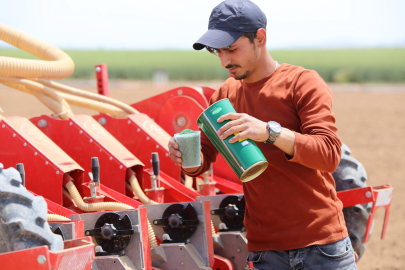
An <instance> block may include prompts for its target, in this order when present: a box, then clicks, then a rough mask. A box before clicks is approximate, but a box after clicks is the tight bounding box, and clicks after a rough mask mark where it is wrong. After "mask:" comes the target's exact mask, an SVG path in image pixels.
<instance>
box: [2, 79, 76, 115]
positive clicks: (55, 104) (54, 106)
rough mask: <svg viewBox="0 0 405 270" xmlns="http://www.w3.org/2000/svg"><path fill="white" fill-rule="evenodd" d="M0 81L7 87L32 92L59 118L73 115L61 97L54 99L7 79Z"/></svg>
mask: <svg viewBox="0 0 405 270" xmlns="http://www.w3.org/2000/svg"><path fill="white" fill-rule="evenodd" d="M0 83H2V84H4V85H6V86H8V87H11V88H14V89H17V90H19V91H22V92H25V93H28V94H32V95H33V96H35V97H36V98H37V99H38V100H39V101H41V102H42V103H43V104H44V105H45V106H46V107H48V108H49V109H50V110H51V111H53V112H54V113H55V114H56V115H57V116H58V117H59V118H61V119H69V117H71V116H72V115H73V113H72V112H71V109H70V107H69V105H68V104H67V103H66V101H64V100H63V98H60V100H59V101H56V100H54V99H53V98H52V97H50V96H48V95H47V94H44V93H41V92H39V91H35V90H33V89H31V88H28V87H26V86H24V85H21V84H18V83H14V82H12V81H9V80H7V81H3V80H0Z"/></svg>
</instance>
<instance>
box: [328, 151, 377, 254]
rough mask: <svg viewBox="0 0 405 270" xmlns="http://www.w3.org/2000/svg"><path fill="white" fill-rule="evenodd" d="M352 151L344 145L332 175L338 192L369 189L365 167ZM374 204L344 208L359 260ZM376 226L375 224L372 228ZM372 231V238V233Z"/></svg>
mask: <svg viewBox="0 0 405 270" xmlns="http://www.w3.org/2000/svg"><path fill="white" fill-rule="evenodd" d="M350 154H351V151H350V149H349V147H347V145H345V144H343V145H342V158H341V160H340V163H339V166H338V168H337V169H336V171H335V172H334V173H333V174H332V176H333V178H334V179H335V183H336V191H344V190H350V189H354V188H363V187H367V184H366V183H365V182H366V180H367V173H366V170H365V169H364V167H363V165H362V164H361V163H360V162H359V161H358V160H357V159H355V158H353V157H351V156H350ZM371 207H372V203H368V204H357V205H355V206H351V207H346V208H343V215H344V217H345V221H346V227H347V230H348V233H349V237H350V240H351V242H352V246H353V249H354V251H355V252H356V253H357V255H358V257H359V260H360V258H361V257H362V256H363V254H364V251H365V249H366V247H365V246H364V243H363V240H364V237H365V233H366V227H367V221H368V217H369V215H370V212H371ZM373 226H374V222H373V225H372V227H373ZM372 231H373V230H372V228H371V230H370V236H371V232H372Z"/></svg>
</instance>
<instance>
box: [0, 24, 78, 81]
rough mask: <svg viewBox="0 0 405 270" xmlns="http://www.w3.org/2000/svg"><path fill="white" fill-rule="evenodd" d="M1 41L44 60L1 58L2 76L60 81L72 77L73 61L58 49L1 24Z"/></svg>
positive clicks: (0, 70)
mask: <svg viewBox="0 0 405 270" xmlns="http://www.w3.org/2000/svg"><path fill="white" fill-rule="evenodd" d="M0 40H3V41H4V42H7V43H9V44H11V45H13V46H15V47H17V48H19V49H21V50H24V51H26V52H28V53H31V54H33V55H35V56H37V57H39V58H41V59H43V60H46V61H43V60H27V59H17V58H12V57H4V56H0V75H5V76H14V77H23V78H47V79H60V78H66V77H69V76H70V75H72V73H73V71H74V63H73V61H72V59H71V58H70V57H69V56H68V55H67V54H66V53H64V52H63V51H61V50H59V49H58V48H56V47H54V46H52V45H50V44H48V43H46V42H43V41H41V40H39V39H37V38H34V37H32V36H30V35H28V34H26V33H24V32H21V31H19V30H16V29H14V28H11V27H9V26H7V25H4V24H1V23H0Z"/></svg>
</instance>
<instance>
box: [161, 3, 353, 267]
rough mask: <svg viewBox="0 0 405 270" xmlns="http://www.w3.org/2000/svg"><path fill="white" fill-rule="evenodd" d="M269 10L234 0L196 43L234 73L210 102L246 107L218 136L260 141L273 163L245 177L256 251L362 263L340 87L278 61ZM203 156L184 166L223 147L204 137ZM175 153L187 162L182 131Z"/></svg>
mask: <svg viewBox="0 0 405 270" xmlns="http://www.w3.org/2000/svg"><path fill="white" fill-rule="evenodd" d="M266 22H267V21H266V16H265V15H264V13H263V12H262V11H261V10H260V8H259V7H258V6H256V5H255V4H254V3H252V2H251V1H248V0H227V1H225V2H222V3H220V4H219V5H218V6H217V7H215V8H214V10H213V11H212V13H211V16H210V20H209V26H208V29H209V30H208V31H207V32H206V33H205V34H204V35H203V36H202V37H201V38H200V39H199V40H198V41H197V42H196V43H195V44H194V45H193V47H194V49H196V50H201V49H203V48H207V49H208V50H209V51H210V52H213V53H216V54H218V56H219V58H220V60H221V64H222V66H223V67H225V68H226V69H228V70H229V72H230V74H231V75H233V77H231V78H229V79H228V80H227V81H226V82H225V83H224V84H223V85H221V87H220V88H219V90H218V91H216V92H215V93H214V94H213V96H212V98H211V100H210V104H212V103H215V102H216V101H218V100H221V99H224V98H228V99H229V100H230V102H231V103H232V105H233V106H234V108H235V110H236V111H237V112H238V113H230V114H226V115H223V116H222V117H220V118H219V119H218V121H219V122H222V121H225V120H233V121H229V122H228V123H227V124H225V125H224V126H223V127H222V128H221V129H220V130H218V135H220V136H221V138H222V139H225V138H227V137H228V136H230V135H232V134H235V133H239V134H237V135H236V136H235V137H234V138H232V139H231V140H230V142H231V143H238V140H240V139H242V138H250V139H252V140H254V141H256V142H257V145H258V147H259V148H260V149H261V151H262V152H263V154H264V156H265V157H266V159H267V161H268V162H269V166H268V168H267V169H266V170H265V171H264V172H263V173H262V174H261V175H260V176H258V177H257V178H256V179H254V180H252V181H249V182H246V183H244V184H243V190H244V195H245V201H246V212H245V220H244V224H245V227H246V231H247V235H246V237H247V239H248V246H247V248H248V250H249V257H248V259H247V260H248V262H253V264H254V267H255V268H258V269H260V270H263V269H277V270H283V269H311V270H314V269H320V270H321V269H322V270H325V269H357V268H356V265H355V259H354V254H353V249H352V246H351V243H350V239H349V238H348V233H347V229H346V226H345V221H344V217H343V213H342V207H343V206H342V203H341V202H340V201H339V199H338V198H337V196H336V191H335V183H334V180H333V178H332V175H331V173H332V172H334V171H335V169H336V168H337V166H338V164H339V161H340V155H341V149H340V147H341V142H340V140H339V138H338V137H337V135H336V131H337V128H336V126H335V118H334V116H333V114H332V112H331V108H332V93H331V91H330V90H329V89H328V86H327V85H326V83H325V82H324V81H323V80H322V78H321V77H320V76H319V75H318V74H317V73H316V72H315V71H312V70H306V69H304V68H302V67H297V66H292V65H288V64H281V65H278V63H277V62H276V61H274V60H273V59H272V57H271V56H270V54H269V52H268V51H267V49H266V42H267V35H266ZM201 146H202V147H201V157H202V165H201V166H200V167H198V168H192V169H187V170H185V169H183V171H184V172H185V173H186V174H188V175H190V176H197V175H200V174H201V173H203V172H204V171H206V170H208V168H209V167H210V164H211V163H212V162H214V161H215V160H216V156H217V155H218V151H217V150H216V149H215V147H214V146H213V145H212V143H211V142H210V141H209V139H208V138H207V136H206V135H205V134H202V137H201ZM169 151H170V157H171V158H172V160H173V161H174V162H175V163H176V164H177V165H179V166H181V153H180V152H179V151H178V145H177V144H176V142H175V140H174V138H172V140H171V141H170V143H169Z"/></svg>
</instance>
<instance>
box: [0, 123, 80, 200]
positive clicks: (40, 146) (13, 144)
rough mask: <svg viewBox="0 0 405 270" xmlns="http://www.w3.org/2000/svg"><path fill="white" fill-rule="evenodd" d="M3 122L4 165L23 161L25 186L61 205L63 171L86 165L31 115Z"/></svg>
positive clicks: (0, 156)
mask: <svg viewBox="0 0 405 270" xmlns="http://www.w3.org/2000/svg"><path fill="white" fill-rule="evenodd" d="M0 126H1V127H0V141H1V142H3V143H2V146H1V148H0V160H1V162H2V163H3V165H4V167H5V168H7V167H15V165H16V164H17V163H23V164H24V169H25V174H26V181H25V186H26V188H27V189H28V190H31V191H33V192H35V193H37V194H39V195H41V196H43V197H44V198H46V199H49V200H51V201H53V202H55V203H57V204H60V205H62V202H63V200H62V180H63V175H64V174H65V173H67V172H70V171H73V170H75V171H78V172H81V173H82V171H83V169H82V168H81V167H80V166H79V165H78V164H77V163H76V162H75V161H74V160H73V159H72V158H71V157H70V156H68V155H67V154H66V153H65V152H63V150H61V149H60V148H59V147H58V146H57V145H56V144H55V143H54V142H53V141H52V140H50V139H49V138H48V137H47V136H45V135H44V134H43V133H42V132H41V131H40V130H39V129H38V128H37V127H36V126H35V125H33V124H32V123H31V122H30V121H29V120H28V119H26V118H23V117H18V116H16V117H7V118H5V119H3V120H2V121H1V122H0ZM58 191H60V192H58Z"/></svg>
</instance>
